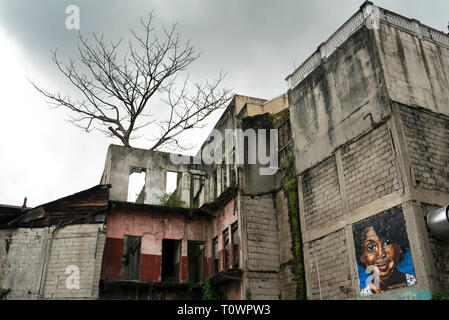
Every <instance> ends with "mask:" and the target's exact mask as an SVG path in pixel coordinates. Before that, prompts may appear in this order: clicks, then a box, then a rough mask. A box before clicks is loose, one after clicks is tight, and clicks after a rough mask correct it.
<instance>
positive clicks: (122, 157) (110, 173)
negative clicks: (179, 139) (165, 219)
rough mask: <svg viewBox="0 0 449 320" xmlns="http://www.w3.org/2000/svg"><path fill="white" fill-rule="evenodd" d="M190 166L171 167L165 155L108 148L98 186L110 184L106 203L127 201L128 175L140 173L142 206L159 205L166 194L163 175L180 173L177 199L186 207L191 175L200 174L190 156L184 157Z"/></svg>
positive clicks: (121, 147)
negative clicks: (137, 171) (142, 182)
mask: <svg viewBox="0 0 449 320" xmlns="http://www.w3.org/2000/svg"><path fill="white" fill-rule="evenodd" d="M185 158H187V159H188V160H189V162H190V163H191V164H174V163H173V162H172V161H171V159H170V154H169V153H164V152H158V151H150V150H144V149H138V148H129V147H123V146H117V145H110V146H109V149H108V153H107V156H106V163H105V170H104V172H103V176H102V178H101V182H100V183H101V184H110V185H112V188H111V190H110V196H109V198H110V200H117V201H127V198H128V182H129V175H130V174H131V173H132V172H133V170H144V171H145V173H146V175H145V198H144V203H145V204H155V205H160V204H161V202H160V199H159V197H161V196H162V195H164V194H165V193H166V191H165V190H166V184H167V181H166V172H167V171H172V172H180V173H181V174H182V190H181V197H180V198H181V200H183V201H184V204H183V206H185V207H189V206H190V200H191V190H190V188H191V186H190V184H191V183H190V182H191V174H199V175H203V174H204V171H203V170H202V166H201V165H196V164H193V162H194V161H193V157H185Z"/></svg>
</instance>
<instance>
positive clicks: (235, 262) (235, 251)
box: [232, 222, 239, 268]
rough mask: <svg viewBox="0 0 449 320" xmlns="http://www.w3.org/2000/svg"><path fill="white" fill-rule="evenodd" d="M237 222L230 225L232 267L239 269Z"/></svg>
mask: <svg viewBox="0 0 449 320" xmlns="http://www.w3.org/2000/svg"><path fill="white" fill-rule="evenodd" d="M238 230H239V229H238V224H237V222H236V223H234V224H233V225H232V267H233V268H238V267H239V233H238Z"/></svg>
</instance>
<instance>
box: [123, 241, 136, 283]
mask: <svg viewBox="0 0 449 320" xmlns="http://www.w3.org/2000/svg"><path fill="white" fill-rule="evenodd" d="M140 242H141V237H134V236H126V235H125V237H124V238H123V254H122V275H121V277H122V279H123V280H138V279H139V269H140Z"/></svg>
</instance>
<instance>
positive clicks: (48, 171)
mask: <svg viewBox="0 0 449 320" xmlns="http://www.w3.org/2000/svg"><path fill="white" fill-rule="evenodd" d="M362 3H363V1H355V0H314V1H303V0H278V1H274V0H271V1H270V0H133V1H125V0H96V1H92V0H91V1H88V0H84V1H75V0H71V1H66V0H45V1H44V0H41V1H38V0H34V1H32V0H0V49H1V50H0V74H1V76H0V125H1V127H0V132H1V137H0V203H1V204H10V205H21V204H22V202H23V198H24V197H25V196H26V197H28V203H27V204H28V205H29V206H37V205H39V204H43V203H46V202H49V201H52V200H56V199H58V198H61V197H64V196H67V195H70V194H73V193H75V192H78V191H81V190H84V189H87V188H90V187H92V186H94V185H96V184H98V183H99V181H100V177H101V174H102V171H103V166H104V161H105V156H106V151H107V148H108V146H109V144H111V143H116V144H119V141H118V140H112V139H108V138H106V137H105V136H104V135H103V134H101V133H99V132H91V133H89V134H88V133H85V132H83V131H81V130H80V129H78V128H76V127H74V126H73V125H72V124H70V123H68V122H67V121H66V120H67V115H66V113H65V112H64V111H63V110H60V109H58V110H55V109H50V108H49V107H48V105H47V104H46V103H45V100H44V98H43V97H42V96H40V95H39V94H38V93H37V92H36V91H35V89H33V88H32V87H31V85H30V84H29V82H28V80H27V78H29V79H33V80H34V81H36V82H38V83H40V84H41V85H43V86H45V87H46V88H48V89H50V90H54V91H58V90H59V91H62V92H67V93H70V92H73V89H72V88H71V87H70V86H69V84H68V83H67V82H66V81H65V80H64V79H63V78H62V77H61V75H60V74H58V71H57V70H56V67H55V65H54V64H53V63H52V62H51V57H50V51H51V50H54V49H55V48H58V51H59V53H60V55H61V57H74V58H76V57H77V51H76V36H77V31H76V30H69V29H67V28H66V27H65V21H66V19H67V16H68V14H66V13H65V10H66V7H67V6H69V5H77V6H78V7H79V9H80V31H81V32H82V33H83V34H86V35H88V34H90V33H92V32H93V31H95V32H97V33H104V35H105V37H106V38H108V39H111V40H112V39H118V38H122V37H126V36H127V34H128V30H129V29H131V28H133V29H136V28H137V27H138V21H139V17H140V16H142V15H144V14H146V13H147V12H150V11H153V13H154V15H155V21H154V23H155V24H154V25H155V26H156V27H158V26H163V25H165V26H169V25H170V24H171V23H174V22H177V23H178V31H179V32H180V33H181V34H182V36H183V37H184V38H185V39H191V41H192V43H193V44H194V46H195V48H196V49H197V50H198V51H201V52H202V54H201V57H200V59H199V60H197V61H196V62H195V63H194V65H192V67H191V68H190V70H189V72H190V74H191V78H192V79H194V80H198V81H202V80H206V79H213V78H214V77H215V76H216V75H218V73H219V72H220V71H221V70H223V71H224V72H225V73H226V74H227V77H226V81H225V85H226V87H228V88H231V89H233V91H234V93H238V94H242V95H249V96H254V97H260V98H265V99H270V98H273V97H275V96H277V95H279V94H281V93H283V92H285V91H286V84H285V81H284V79H285V77H286V76H287V75H288V74H289V73H291V72H292V71H293V70H294V66H298V65H299V64H301V63H302V62H303V61H304V60H305V59H306V58H307V57H308V56H309V55H310V54H312V53H313V52H314V51H315V50H316V48H317V47H318V46H319V45H320V43H322V42H323V41H325V40H326V39H327V38H328V37H329V36H330V35H331V34H332V33H333V32H334V31H335V30H336V29H337V28H338V27H339V26H341V25H342V24H343V23H344V22H345V21H346V20H347V19H348V18H349V17H351V15H352V14H354V13H355V12H356V11H357V10H358V8H359V6H360V5H361V4H362ZM374 3H375V4H376V5H379V6H381V7H383V8H386V9H389V10H392V11H395V12H397V13H399V14H402V15H404V16H407V17H412V18H415V19H417V20H420V21H421V22H422V23H424V24H427V25H429V26H431V27H434V28H436V29H438V30H444V31H446V30H447V23H448V20H449V15H448V13H449V1H447V0H433V1H422V0H382V1H381V0H379V1H374ZM446 32H447V31H446ZM155 106H156V108H157V107H158V104H157V102H156V103H155ZM219 116H220V112H218V113H217V114H215V115H214V116H213V117H211V118H210V121H209V126H208V127H206V128H205V129H203V131H201V132H195V133H194V134H188V135H185V136H184V139H186V141H193V142H197V143H198V146H199V145H200V144H201V143H202V141H203V139H204V138H205V137H206V135H207V133H208V130H210V129H211V127H213V125H214V124H215V122H216V121H217V119H218V117H219ZM148 134H151V133H148ZM133 145H134V146H137V147H143V148H145V147H147V148H148V147H150V144H149V142H148V141H146V140H145V139H140V140H138V141H136V142H134V144H133Z"/></svg>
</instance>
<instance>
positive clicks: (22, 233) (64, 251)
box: [0, 224, 104, 299]
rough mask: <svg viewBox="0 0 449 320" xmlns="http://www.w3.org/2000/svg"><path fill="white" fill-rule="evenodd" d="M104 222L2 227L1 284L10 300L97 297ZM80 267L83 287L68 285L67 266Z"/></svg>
mask: <svg viewBox="0 0 449 320" xmlns="http://www.w3.org/2000/svg"><path fill="white" fill-rule="evenodd" d="M103 228H104V226H103V224H84V225H69V226H66V227H63V228H61V229H57V230H56V231H55V232H54V233H53V237H52V232H53V231H54V229H55V227H51V228H36V229H30V228H19V229H14V230H1V231H0V234H1V235H0V238H2V240H6V239H8V242H9V245H8V250H7V251H8V252H6V250H5V249H6V247H5V245H6V242H5V241H2V242H1V248H2V251H1V254H2V255H1V261H2V269H1V274H2V278H1V286H2V287H3V288H6V289H11V292H10V293H9V294H8V299H96V298H98V286H99V281H100V268H101V261H102V257H103V248H104V229H103ZM69 266H76V267H77V268H78V270H79V289H77V288H76V287H75V288H72V289H71V288H68V287H67V286H66V281H67V279H68V277H69V276H76V275H75V273H74V272H73V271H70V272H68V273H66V271H67V270H68V269H67V267H69Z"/></svg>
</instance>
